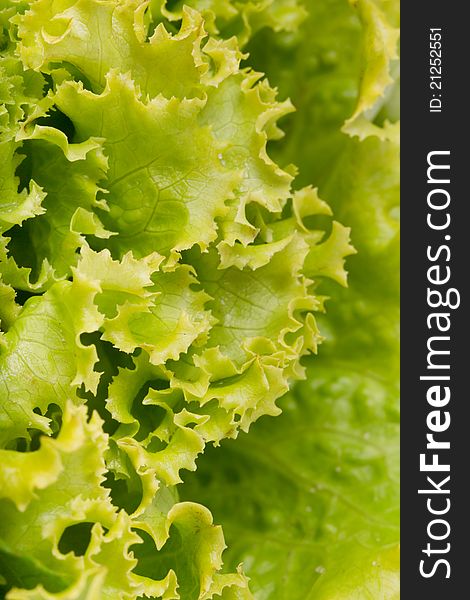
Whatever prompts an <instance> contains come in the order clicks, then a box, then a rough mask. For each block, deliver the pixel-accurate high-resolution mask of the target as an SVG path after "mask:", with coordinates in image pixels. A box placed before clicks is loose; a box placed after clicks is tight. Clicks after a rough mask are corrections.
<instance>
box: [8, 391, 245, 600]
mask: <svg viewBox="0 0 470 600" xmlns="http://www.w3.org/2000/svg"><path fill="white" fill-rule="evenodd" d="M107 449H108V436H107V435H106V434H105V433H104V432H103V431H102V422H101V420H100V418H99V417H98V416H97V414H96V413H94V414H93V415H92V417H91V418H90V419H89V420H88V419H87V415H86V409H85V407H74V406H73V404H72V403H71V402H67V404H66V406H65V409H64V413H63V420H62V424H61V427H60V431H59V433H58V435H57V437H56V438H49V437H44V438H42V440H41V445H40V447H39V449H37V450H34V451H32V452H27V453H21V452H17V451H14V450H0V453H1V457H2V462H3V463H4V464H6V465H7V467H8V473H9V475H8V478H9V485H8V486H5V487H2V493H1V498H0V506H1V511H2V516H4V517H5V518H4V519H3V520H2V525H1V526H0V533H1V542H0V567H1V569H2V575H3V578H4V584H5V586H6V589H4V591H7V594H6V597H7V598H8V599H12V598H13V599H16V600H19V599H31V598H67V599H69V600H79V599H80V598H83V597H87V598H90V599H91V598H93V599H95V598H96V599H98V598H101V599H110V600H111V599H124V598H137V597H141V596H144V595H145V596H146V597H151V598H162V599H164V600H178V599H180V598H185V599H187V600H199V599H200V600H206V599H210V598H212V597H213V595H214V594H227V595H226V597H227V598H229V597H230V594H235V596H234V597H239V598H245V599H246V600H248V599H249V598H251V595H250V593H249V591H248V588H247V580H246V578H245V577H244V576H243V575H242V574H241V573H239V572H237V573H234V574H228V573H227V574H219V573H218V571H220V569H221V567H222V558H221V556H222V552H223V550H224V548H225V544H224V538H223V534H222V530H221V528H220V526H214V525H213V522H212V516H211V514H210V512H209V511H208V510H207V509H206V508H204V507H203V506H199V505H197V504H194V503H190V502H186V503H178V502H176V503H175V500H174V499H173V498H172V497H171V496H168V495H165V494H164V493H163V494H162V493H159V491H158V490H156V489H154V493H153V498H151V499H150V501H149V502H147V506H146V508H145V510H144V511H143V512H142V511H140V512H138V513H137V514H136V516H135V517H134V518H132V517H131V516H129V514H128V513H127V512H126V511H124V510H118V508H117V507H116V506H115V505H113V497H112V492H110V490H109V489H108V488H107V487H106V473H107V465H106V462H105V455H106V452H107ZM83 465H86V469H84V468H83ZM33 466H34V477H33V478H31V476H30V473H29V472H28V470H29V469H31V468H33ZM6 472H7V471H4V473H6ZM8 590H9V591H8ZM83 594H86V595H85V596H84V595H83ZM236 594H238V596H237V595H236ZM223 597H225V596H223Z"/></svg>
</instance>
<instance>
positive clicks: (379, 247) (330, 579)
mask: <svg viewBox="0 0 470 600" xmlns="http://www.w3.org/2000/svg"><path fill="white" fill-rule="evenodd" d="M333 5H338V6H337V8H338V9H339V12H338V13H335V14H337V15H338V16H337V17H334V18H333V17H332V16H331V8H332V7H333ZM354 13H357V14H354ZM307 15H309V16H308V17H307ZM325 15H329V16H328V18H326V16H325ZM330 17H331V19H330ZM325 19H326V22H327V24H328V26H327V27H324V22H325ZM0 20H1V24H2V34H1V35H2V39H1V54H0V155H1V159H2V160H1V162H0V191H1V194H0V455H1V461H2V468H1V471H0V482H1V486H0V513H1V515H2V519H1V521H2V523H1V525H0V593H2V594H3V595H4V596H5V597H6V598H8V599H10V600H11V599H22V598H24V599H26V598H28V599H33V598H38V599H39V598H43V599H46V598H50V599H52V598H62V599H64V600H65V599H67V600H78V599H82V598H83V599H85V598H86V599H88V600H92V599H97V600H98V599H106V598H109V599H113V600H114V599H119V598H122V599H126V598H129V599H131V598H134V599H137V598H139V599H140V598H161V599H162V600H177V599H178V598H180V599H181V600H206V599H207V600H209V599H210V598H222V599H223V600H235V599H238V600H242V599H249V598H253V594H254V597H255V598H257V599H258V598H259V599H261V598H280V597H283V596H282V594H283V595H284V597H288V598H293V599H295V598H299V600H300V598H306V597H312V598H346V597H347V598H352V597H358V598H359V597H361V598H362V597H365V596H364V593H363V590H364V589H367V590H369V592H370V593H369V592H368V593H369V595H370V597H374V598H384V600H385V599H388V598H395V596H394V595H393V594H396V589H397V588H396V554H395V546H396V514H397V503H396V491H397V484H396V457H395V454H394V452H395V449H396V439H397V438H396V405H395V395H396V389H395V388H396V373H397V369H396V365H395V362H394V361H395V359H396V339H395V335H396V327H395V323H396V285H395V284H394V283H393V282H394V281H395V280H396V276H395V274H394V272H393V269H394V268H396V265H397V246H396V243H395V239H396V214H395V209H396V206H395V205H396V157H397V127H396V124H394V123H392V122H391V121H393V119H394V94H393V87H394V83H393V82H394V80H395V75H396V73H395V70H396V64H395V63H396V41H397V33H396V30H395V28H394V27H393V25H395V24H396V15H395V12H394V8H393V6H392V3H389V2H384V3H383V6H382V5H379V4H376V3H372V2H371V1H370V0H360V1H359V2H358V3H355V4H353V5H352V6H351V7H350V6H348V5H347V3H340V2H339V0H335V2H333V0H324V1H322V2H321V3H318V6H317V7H311V6H310V5H309V4H305V5H304V4H303V3H302V2H301V1H300V0H250V1H249V2H246V1H243V0H239V1H238V0H221V1H219V0H214V1H213V0H207V1H205V0H188V2H186V3H180V2H169V1H168V2H165V1H163V0H152V1H151V2H144V1H142V0H31V1H28V0H2V1H1V3H0ZM338 28H339V29H338ZM313 30H315V31H320V32H321V35H320V36H315V35H311V32H312V31H313ZM335 31H340V32H341V36H339V35H338V36H335ZM343 34H344V38H343ZM343 39H344V40H346V39H347V40H349V41H350V42H351V44H352V45H353V47H354V48H355V51H354V52H351V53H349V54H348V56H346V57H345V60H337V61H336V62H335V61H333V62H334V65H333V66H332V63H331V60H330V59H331V56H330V59H328V57H327V59H326V63H325V62H324V61H323V62H322V60H323V59H322V60H320V62H318V63H315V64H316V66H314V68H313V69H312V68H311V65H310V63H308V60H311V59H313V58H315V56H316V55H317V54H319V55H321V56H323V54H322V53H324V51H325V48H326V47H327V46H328V45H329V44H331V46H332V48H333V49H332V50H331V52H333V53H334V52H336V51H339V49H340V48H341V47H342V46H341V44H342V41H341V40H343ZM273 44H274V45H273ZM278 44H279V45H278ZM323 45H324V46H323ZM270 48H271V50H273V51H272V52H270ZM246 51H248V53H249V54H250V56H248V53H247V52H246ZM295 53H297V54H298V56H297V58H298V60H297V61H296V62H295V64H296V67H295V69H292V58H293V55H294V54H295ZM325 56H326V55H325ZM307 57H310V59H308V60H307ZM328 60H329V61H330V62H328ZM325 64H326V71H325ZM248 65H250V66H248ZM309 65H310V66H309ZM328 65H329V66H328ZM335 65H336V66H335ZM253 66H255V69H256V70H254V69H253ZM361 68H362V72H363V77H362V80H361V81H360V82H359V84H358V79H357V73H358V72H359V69H361ZM304 69H306V70H305V71H304ZM309 69H310V70H309ZM262 71H265V72H267V74H268V76H269V79H270V80H271V81H273V82H274V83H276V84H278V85H279V93H280V95H281V98H285V99H284V100H282V101H280V100H279V99H278V91H277V89H276V88H273V87H272V86H271V85H270V83H269V82H268V80H267V79H266V78H265V77H264V76H263V74H262ZM304 74H305V75H306V76H307V78H306V79H303V75H304ZM299 75H302V77H300V78H299ZM304 80H305V81H306V82H308V84H307V85H306V89H304V88H303V87H302V86H301V87H300V88H299V85H298V84H299V82H300V81H304ZM335 86H337V87H336V88H335ZM358 89H359V92H358V93H357V90H358ZM321 90H323V92H324V94H325V95H324V96H322V95H321V94H322V93H323V92H322V91H321ZM335 90H336V91H338V90H339V91H340V92H341V93H340V94H339V95H340V97H341V98H343V99H344V102H342V103H341V106H340V107H339V108H338V107H337V106H336V107H335V105H334V104H332V103H331V102H330V101H329V100H330V99H331V97H332V94H333V95H335V93H336V92H335ZM304 94H305V96H304ZM318 94H320V96H318ZM289 95H290V96H291V97H292V99H293V101H294V103H295V104H296V105H297V106H298V109H299V112H298V114H297V115H292V114H291V113H292V112H293V105H292V103H291V101H290V100H289V99H288V96H289ZM335 97H336V96H335ZM297 117H298V121H296V119H297ZM280 118H284V119H285V126H286V130H287V132H288V134H289V135H288V138H287V139H286V140H282V139H281V138H282V137H283V131H282V130H281V129H280V128H279V126H278V124H277V122H278V120H279V119H280ZM296 122H298V123H300V129H298V128H297V129H296V127H297V126H296V125H295V123H296ZM302 123H303V125H304V127H302ZM306 124H308V127H307V126H305V125H306ZM312 127H313V129H312ZM341 129H342V130H343V132H341ZM348 136H356V137H355V138H354V139H353V138H351V137H348ZM322 140H327V147H328V152H326V153H325V152H324V148H325V147H326V146H324V145H323V141H322ZM291 163H296V164H297V165H299V166H300V168H301V174H300V175H299V176H298V177H297V176H296V175H297V168H296V167H294V166H293V165H292V164H291ZM302 173H303V174H302ZM311 182H313V183H315V184H317V185H319V186H320V191H318V189H317V188H314V187H312V185H311ZM325 199H326V200H328V202H329V204H327V203H326V202H325ZM330 206H333V207H334V209H335V219H336V218H339V220H340V221H341V222H344V223H346V224H347V225H348V226H347V227H346V226H344V225H342V224H341V223H340V222H339V221H337V220H333V218H332V216H333V212H332V210H331V208H330ZM349 225H351V226H352V228H353V229H352V234H351V235H352V239H353V242H354V246H355V247H356V249H358V250H359V255H358V256H357V257H352V258H351V259H350V260H349V259H348V265H349V264H350V270H351V288H350V289H346V288H345V287H344V286H346V271H345V258H346V257H348V256H349V255H352V254H354V253H355V252H356V250H354V248H353V245H352V244H351V240H350V229H349ZM354 261H356V262H354ZM379 280H383V285H382V287H380V286H378V285H377V284H376V283H373V282H375V281H379ZM328 282H330V283H328ZM338 284H340V285H338ZM341 286H343V289H344V291H340V289H341ZM327 296H332V297H333V296H334V297H335V301H336V309H334V308H332V311H333V312H332V311H330V310H329V312H332V314H331V317H326V316H325V315H324V314H323V313H324V312H325V306H326V300H327ZM336 299H338V300H339V302H338V300H336ZM329 305H330V302H328V307H329ZM331 305H332V307H333V306H335V302H333V301H332V302H331ZM379 306H380V310H379V309H378V308H377V307H379ZM372 327H374V328H375V329H374V330H372V329H371V328H372ZM368 328H369V329H368ZM372 331H373V333H372ZM325 336H326V337H327V338H329V343H328V344H324V346H325V348H324V349H325V351H324V352H322V353H321V354H322V356H320V357H314V358H313V360H312V359H311V358H309V355H311V354H316V353H317V351H318V346H319V344H320V343H321V342H322V341H323V340H324V337H325ZM371 352H372V353H373V354H374V356H375V359H374V361H371V360H370V354H371ZM361 356H362V357H363V358H362V362H361V360H360V359H359V358H358V357H361ZM383 361H385V362H386V363H387V368H385V369H383V370H381V369H382V365H383ZM393 365H395V366H393ZM306 377H307V379H306V381H305V382H304V383H303V384H300V386H299V387H296V388H293V390H292V391H290V392H289V391H288V390H289V389H290V388H291V387H292V385H291V384H292V383H293V382H294V381H296V380H302V379H305V378H306ZM286 392H288V395H287V396H285V394H286ZM282 396H284V398H283V399H282V400H279V399H280V398H281V397H282ZM318 406H321V410H319V408H318ZM281 408H282V409H283V411H284V415H282V416H281V417H278V419H277V421H276V424H275V425H274V426H273V425H272V424H271V423H270V420H265V419H264V420H263V419H261V421H260V423H259V426H258V425H256V426H254V427H251V426H252V424H253V423H254V422H255V421H257V420H258V419H259V418H260V417H262V416H265V415H271V416H276V415H279V414H280V412H281ZM299 423H300V424H301V425H302V426H303V427H306V428H307V429H306V432H305V436H306V437H305V443H304V445H303V448H302V449H299V448H298V446H297V445H296V444H292V443H291V442H292V439H294V440H295V437H296V433H295V431H296V428H297V427H299ZM250 428H251V429H252V430H253V431H252V432H250V434H249V435H245V434H243V435H242V436H239V433H240V432H248V430H249V429H250ZM289 430H290V431H292V432H293V433H292V434H290V435H289V434H288V433H287V434H286V440H287V441H286V443H285V445H282V444H280V443H279V444H277V443H274V444H273V441H272V440H273V439H274V440H275V439H279V438H280V437H283V433H284V432H285V431H287V432H288V431H289ZM337 431H344V433H345V439H343V438H342V436H341V435H338V434H337ZM351 431H355V432H356V434H357V435H356V437H354V436H352V438H351V439H350V438H349V437H348V436H349V435H352V434H350V432H351ZM359 431H361V432H362V434H363V435H362V434H358V432H359ZM361 435H362V437H361ZM369 436H370V441H369ZM237 437H239V439H238V440H237V441H233V443H232V444H225V443H224V442H223V440H224V439H226V438H237ZM252 440H256V441H254V442H253V441H252ZM289 440H290V441H289ZM221 442H223V444H222V446H223V447H222V448H212V446H214V447H216V446H218V445H219V444H220V443H221ZM274 446H275V447H276V448H279V450H280V449H281V448H282V449H283V450H282V456H281V455H280V454H276V453H275V452H274V453H272V454H271V453H270V452H271V450H272V449H273V447H274ZM232 448H236V452H238V453H239V454H237V455H236V459H235V462H233V460H234V459H233V457H231V455H230V452H232V450H231V449H232ZM378 448H380V449H382V452H379V450H378ZM204 452H205V453H206V456H204V457H203V459H202V457H200V455H201V454H203V453H204ZM299 452H300V454H299ZM306 453H308V456H306ZM332 456H335V457H336V458H335V460H331V457H332ZM198 457H199V458H198ZM338 457H340V458H338ZM227 461H229V462H227ZM338 462H340V464H338ZM333 463H334V469H336V467H338V466H339V467H340V470H343V471H344V479H342V478H341V477H340V475H338V473H339V472H337V471H336V470H334V469H333V467H332V465H333ZM273 464H275V466H276V469H273ZM197 466H198V469H197V472H196V474H195V475H194V476H192V477H191V478H190V477H188V476H187V474H188V472H190V471H196V467H197ZM284 466H285V471H286V473H287V474H288V475H287V481H288V482H290V484H291V488H290V491H288V493H286V494H284V493H283V491H282V490H283V489H286V486H285V481H284V480H283V479H282V477H281V478H280V475H281V471H283V470H284ZM332 469H333V470H334V473H336V475H337V478H336V479H335V475H334V474H332V472H331V471H332ZM299 472H300V479H301V485H299V482H298V473H299ZM208 473H209V476H208ZM227 474H228V475H229V479H228V480H227ZM183 480H184V483H182V482H183ZM255 481H256V482H257V485H256V486H254V482H255ZM281 484H282V489H281V487H279V486H280V485H281ZM276 486H278V488H279V501H276V502H274V501H273V490H275V489H276ZM322 486H324V487H325V489H326V488H328V491H326V492H323V491H321V492H319V493H318V494H317V493H316V492H312V490H322V489H323V488H322ZM307 487H308V489H307ZM293 494H294V495H295V494H298V501H299V502H300V504H301V506H300V505H299V507H300V508H302V507H303V508H305V511H303V508H302V510H301V511H300V512H299V513H298V521H297V522H296V524H295V527H294V529H293V530H291V522H290V520H289V519H288V520H287V521H286V520H285V516H286V515H289V514H290V515H291V516H292V510H293V507H295V506H296V502H297V500H296V499H295V498H294V496H293ZM370 494H374V497H373V499H371V498H370ZM195 500H197V501H198V503H196V502H195ZM206 506H207V507H209V508H210V509H212V510H213V512H214V514H215V517H216V520H217V523H221V524H222V525H223V526H224V530H225V532H226V537H227V541H228V543H229V548H228V549H227V550H226V552H224V550H225V548H226V544H225V538H224V535H223V533H222V529H221V526H220V525H215V524H214V520H213V516H212V514H211V512H210V511H209V508H206ZM302 511H303V512H302ZM304 513H305V517H304V516H303V515H304ZM330 517H331V518H330ZM330 521H331V523H330ZM281 524H282V525H281ZM270 529H273V530H274V531H280V530H282V531H283V535H282V539H281V542H282V543H279V542H276V541H274V542H273V541H272V538H273V537H275V536H274V534H273V533H272V532H270ZM338 532H339V533H338ZM314 534H315V535H314ZM259 536H261V538H259ZM317 538H318V540H317ZM259 539H262V540H263V542H262V543H258V542H257V540H259ZM270 540H271V541H270ZM312 540H314V541H312ZM316 540H317V541H316ZM297 548H299V549H300V550H299V553H297ZM286 552H289V553H290V555H292V556H293V557H294V558H293V559H292V568H289V569H288V570H287V571H286V576H285V577H283V578H282V580H281V579H280V577H279V575H280V573H281V572H282V571H283V569H284V567H283V562H282V561H283V560H284V559H283V557H285V555H286ZM222 554H223V557H222ZM345 556H348V561H347V562H348V565H349V570H348V571H347V572H346V573H345V572H344V570H343V567H342V566H341V565H342V563H343V562H344V557H345ZM349 557H350V558H349ZM242 562H244V566H243V567H242V566H241V563H242ZM313 563H314V568H313V571H312V570H311V569H309V568H307V569H306V565H310V564H313ZM365 564H367V565H368V568H364V565H365ZM369 565H372V566H370V568H369ZM372 567H374V568H372ZM359 571H360V573H359ZM353 572H354V573H355V574H354V575H353ZM245 573H247V574H248V576H249V577H250V578H251V580H252V581H251V583H250V584H249V583H248V577H247V576H246V574H245ZM346 582H348V583H347V584H346ZM283 586H284V587H283ZM250 589H251V591H250ZM377 590H379V591H377ZM353 593H354V594H356V596H353V595H352V594H353ZM361 593H362V596H361ZM309 594H311V595H309ZM341 594H343V595H341ZM345 594H346V595H345ZM348 594H349V595H348ZM380 594H382V595H380Z"/></svg>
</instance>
